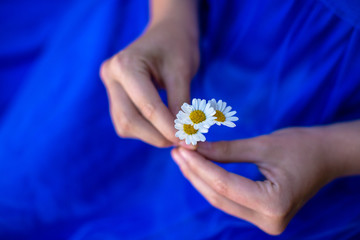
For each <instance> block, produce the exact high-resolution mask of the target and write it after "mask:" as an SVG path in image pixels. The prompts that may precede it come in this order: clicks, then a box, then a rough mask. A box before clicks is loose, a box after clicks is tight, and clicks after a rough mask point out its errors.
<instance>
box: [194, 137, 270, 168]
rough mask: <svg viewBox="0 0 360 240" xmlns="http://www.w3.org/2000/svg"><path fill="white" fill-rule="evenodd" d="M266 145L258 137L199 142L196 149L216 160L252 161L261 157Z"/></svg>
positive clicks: (257, 160)
mask: <svg viewBox="0 0 360 240" xmlns="http://www.w3.org/2000/svg"><path fill="white" fill-rule="evenodd" d="M265 147H266V145H265V144H263V141H262V140H261V139H260V138H251V139H244V140H235V141H220V142H200V143H198V148H197V151H198V152H199V153H200V154H201V155H203V156H205V157H206V158H208V159H211V160H214V161H218V162H252V163H257V162H259V161H260V160H261V159H262V156H263V154H264V151H265V150H266V148H265Z"/></svg>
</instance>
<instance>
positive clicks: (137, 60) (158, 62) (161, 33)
mask: <svg viewBox="0 0 360 240" xmlns="http://www.w3.org/2000/svg"><path fill="white" fill-rule="evenodd" d="M198 65H199V48H198V40H197V37H194V36H192V35H191V34H190V33H188V32H186V29H184V28H181V27H180V26H178V24H177V23H176V22H172V21H171V20H169V21H161V22H157V23H156V24H155V25H150V26H149V27H148V29H147V31H146V32H145V33H144V34H143V35H142V36H140V37H139V38H138V39H137V40H135V41H134V42H133V43H132V44H130V45H129V46H128V47H127V48H125V49H124V50H122V51H120V52H119V53H117V54H115V55H114V56H113V57H111V58H110V59H108V60H106V61H104V63H103V64H102V66H101V69H100V76H101V79H102V81H103V83H104V85H105V87H106V90H107V94H108V97H109V102H110V114H111V118H112V121H113V124H114V126H115V129H116V132H117V134H118V135H119V136H120V137H123V138H135V139H140V140H142V141H144V142H147V143H149V144H151V145H154V146H156V147H169V146H172V145H176V144H178V143H179V139H177V138H176V137H175V132H176V130H175V128H174V116H175V115H176V113H177V112H178V111H179V109H180V107H181V105H182V104H183V103H184V102H189V98H190V96H189V95H190V81H191V79H192V77H193V76H194V75H195V73H196V71H197V68H198ZM157 87H162V88H165V90H166V92H167V101H168V106H169V108H167V107H166V105H165V104H164V103H163V102H162V100H161V98H160V96H159V94H158V91H157Z"/></svg>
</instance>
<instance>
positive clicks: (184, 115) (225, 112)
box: [175, 98, 239, 145]
mask: <svg viewBox="0 0 360 240" xmlns="http://www.w3.org/2000/svg"><path fill="white" fill-rule="evenodd" d="M226 105H227V104H226V102H223V101H222V100H219V101H218V102H216V100H215V99H211V100H210V101H208V102H206V100H204V99H196V98H194V99H193V100H192V105H189V104H187V103H184V104H183V105H182V106H181V110H180V111H179V113H178V114H177V115H176V117H177V118H176V119H175V128H176V129H177V130H178V131H177V132H176V134H175V136H176V137H178V138H179V139H180V140H184V139H185V142H186V144H190V143H191V144H192V145H196V143H197V142H199V141H201V142H205V140H206V138H205V136H204V134H203V133H207V132H208V131H209V128H210V127H211V126H212V125H214V124H217V125H219V126H220V125H225V126H227V127H235V124H234V123H233V121H237V120H239V119H238V118H237V117H234V115H235V114H236V111H231V112H230V110H231V107H230V106H226Z"/></svg>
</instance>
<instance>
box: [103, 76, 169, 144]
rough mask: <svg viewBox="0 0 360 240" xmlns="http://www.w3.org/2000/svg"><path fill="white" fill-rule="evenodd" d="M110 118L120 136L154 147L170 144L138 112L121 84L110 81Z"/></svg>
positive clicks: (108, 89)
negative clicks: (138, 140) (136, 139)
mask: <svg viewBox="0 0 360 240" xmlns="http://www.w3.org/2000/svg"><path fill="white" fill-rule="evenodd" d="M107 91H108V94H109V99H110V108H111V112H112V114H111V115H112V118H113V122H114V125H115V127H116V130H117V132H118V134H119V135H120V136H122V137H131V138H138V139H140V140H142V141H144V142H146V143H148V144H151V145H154V146H156V147H169V146H171V145H172V143H171V142H170V141H168V140H167V139H166V138H165V137H164V136H163V135H162V134H161V133H160V132H159V131H157V130H156V129H155V128H154V127H153V126H152V125H151V124H150V123H149V122H148V121H147V120H145V119H144V118H143V117H142V116H141V115H140V114H139V112H138V110H137V109H136V107H135V106H134V104H133V103H132V102H131V100H130V99H129V98H128V96H127V94H126V93H125V91H124V90H123V89H122V87H121V85H120V84H119V83H117V82H114V81H113V82H112V83H111V84H110V86H108V87H107Z"/></svg>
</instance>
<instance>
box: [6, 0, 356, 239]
mask: <svg viewBox="0 0 360 240" xmlns="http://www.w3.org/2000/svg"><path fill="white" fill-rule="evenodd" d="M354 2H356V1H354ZM347 3H351V2H350V1H347ZM355 5H356V4H353V6H355ZM357 6H358V5H357ZM200 12H201V16H200V27H201V41H200V47H201V54H202V55H201V58H202V62H201V66H200V69H199V72H198V74H197V76H196V77H195V79H194V80H193V82H192V97H200V98H206V99H210V98H216V99H223V100H225V101H227V102H229V103H230V104H231V105H232V106H233V108H234V109H235V110H236V111H237V112H238V117H239V118H240V120H239V121H238V122H237V127H236V128H235V129H231V130H230V129H229V130H228V129H226V130H225V129H223V128H222V131H221V132H220V131H217V130H216V129H217V128H214V130H212V131H211V133H210V134H209V135H207V136H208V138H209V139H210V140H213V141H215V140H220V139H238V138H244V137H252V136H256V135H259V134H264V133H269V132H271V131H274V130H276V129H279V128H283V127H288V126H312V125H318V124H328V123H333V122H337V121H343V120H353V119H359V118H360V94H359V92H360V68H359V67H358V66H360V32H359V30H358V28H357V25H356V24H353V23H351V22H349V21H348V20H347V19H346V18H344V17H343V16H345V15H339V14H337V11H334V8H330V7H329V5H326V4H324V3H323V2H322V1H310V0H294V1H283V0H253V1H236V0H232V1H230V0H229V1H215V0H209V1H207V2H201V3H200ZM0 21H1V22H0V41H1V42H0V123H1V125H0V193H1V194H0V238H1V239H74V240H77V239H240V238H241V239H356V237H359V236H360V206H359V202H360V192H359V187H358V186H359V184H360V177H349V178H344V179H338V180H336V181H334V182H333V183H331V184H329V185H327V186H326V187H324V188H323V189H322V190H321V191H320V192H319V193H318V194H316V195H315V197H314V198H313V199H311V200H310V201H309V202H308V203H307V204H306V205H305V206H304V207H303V208H302V209H301V210H300V212H299V213H298V214H297V215H296V216H295V217H294V219H293V220H292V221H291V223H290V225H289V226H288V228H287V230H286V231H285V232H284V233H283V234H282V235H280V236H279V237H271V236H268V235H266V234H265V233H263V232H261V231H260V230H258V229H257V228H256V227H254V226H253V225H251V224H249V223H247V222H245V221H242V220H239V219H236V218H233V217H231V216H228V215H226V214H225V213H222V212H221V211H219V210H216V209H214V208H213V207H211V206H210V205H209V204H208V203H207V202H206V201H205V200H204V199H203V198H202V197H201V196H200V195H199V194H198V193H197V192H196V191H195V190H194V189H193V187H192V186H191V185H190V184H189V183H188V182H187V181H186V180H185V179H184V178H183V176H182V175H181V174H180V172H179V170H178V168H177V166H176V165H175V164H174V163H173V161H172V160H171V158H170V154H169V151H170V149H156V148H153V147H151V146H149V145H146V144H144V143H142V142H140V141H136V140H126V139H119V138H118V137H117V136H116V134H115V131H114V130H113V127H112V124H111V121H110V117H109V113H108V101H107V97H106V92H105V88H104V87H103V85H102V83H101V81H100V79H99V77H98V70H99V66H100V64H101V62H102V61H103V60H104V59H106V58H108V57H110V56H111V55H112V54H114V53H116V52H117V51H119V50H121V49H122V48H124V47H125V46H126V45H127V44H129V43H130V42H131V41H132V40H134V39H135V38H136V37H137V36H139V35H140V34H141V32H142V31H143V29H144V27H145V26H146V23H147V21H148V5H147V2H146V1H145V0H132V1H126V0H122V1H120V0H87V1H83V0H73V1H70V0H66V1H64V0H62V1H45V0H33V1H31V3H30V2H29V1H25V0H17V1H1V2H0ZM223 130H224V131H223ZM226 168H227V169H229V170H232V171H235V172H237V173H239V174H242V175H244V176H246V177H249V178H252V179H259V178H261V176H260V174H259V172H258V171H257V169H256V167H255V166H254V165H252V164H234V165H227V166H226Z"/></svg>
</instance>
